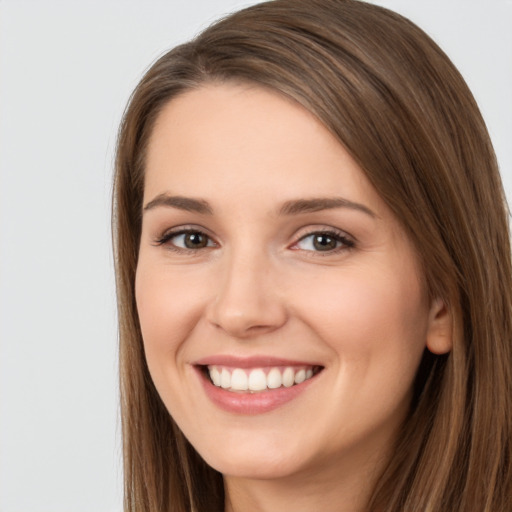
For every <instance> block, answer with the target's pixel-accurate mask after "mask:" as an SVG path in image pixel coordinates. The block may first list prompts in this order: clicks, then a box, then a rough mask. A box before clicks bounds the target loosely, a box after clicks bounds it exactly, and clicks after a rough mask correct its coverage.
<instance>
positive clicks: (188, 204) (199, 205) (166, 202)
mask: <svg viewBox="0 0 512 512" xmlns="http://www.w3.org/2000/svg"><path fill="white" fill-rule="evenodd" d="M157 206H167V207H171V208H178V209H179V210H185V211H187V212H195V213H200V214H202V215H212V214H213V209H212V207H211V206H210V205H209V204H208V203H207V202H206V201H205V200H204V199H194V198H192V197H184V196H170V195H169V194H165V193H164V194H159V195H157V196H156V197H155V198H154V199H152V200H151V201H149V203H147V204H146V206H144V211H145V212H146V211H148V210H152V209H153V208H156V207H157Z"/></svg>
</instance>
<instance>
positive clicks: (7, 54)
mask: <svg viewBox="0 0 512 512" xmlns="http://www.w3.org/2000/svg"><path fill="white" fill-rule="evenodd" d="M250 3H255V2H242V1H234V0H186V1H185V0H167V1H159V0H138V1H133V0H123V1H108V0H87V1H85V0H84V1H73V0H60V1H58V0H32V1H27V0H10V1H9V0H0V234H1V237H0V512H50V511H51V512H85V511H87V512H90V511H95V512H107V511H113V512H114V511H115V512H119V511H121V509H122V504H121V477H122V472H121V453H120V431H119V430H120V429H119V422H118V395H117V377H118V375H117V374H118V372H117V362H116V351H117V327H116V312H115V292H114V286H113V282H114V277H113V265H112V255H111V243H110V193H111V176H112V160H113V151H114V147H115V139H116V130H117V126H118V123H119V120H120V117H121V114H122V111H123V109H124V106H125V103H126V101H127V99H128V96H129V94H130V92H131V90H132V89H133V87H134V86H135V85H136V83H137V81H138V79H139V78H140V77H141V74H142V73H143V71H144V70H145V69H146V68H147V67H148V66H149V64H150V63H151V62H152V61H154V59H155V58H156V57H158V56H159V55H161V54H162V53H163V51H164V50H166V49H169V48H171V47H172V46H174V45H176V44H177V43H179V42H182V41H185V40H186V39H188V38H190V37H191V36H192V35H194V34H195V33H197V31H198V30H200V29H201V28H204V27H205V26H206V25H208V24H209V23H211V22H212V21H213V20H214V19H216V18H217V17H218V16H220V15H222V14H225V13H227V12H230V11H232V10H234V9H236V8H239V7H242V6H244V5H248V4H250ZM375 3H378V4H381V5H384V6H386V7H390V8H392V9H395V10H397V11H398V12H400V13H402V14H404V15H406V16H408V17H409V18H411V19H412V20H413V21H415V22H416V23H418V24H419V25H420V26H421V27H422V28H424V29H425V30H426V31H427V32H428V33H429V34H430V35H431V36H433V37H434V39H435V40H436V41H437V42H438V43H439V44H440V45H441V46H442V48H443V49H445V51H446V52H447V53H448V55H449V56H450V57H451V58H452V60H453V61H454V62H455V64H456V65H457V66H458V67H459V69H460V70H461V71H462V74H463V75H464V76H465V78H466V80H467V82H468V83H469V85H470V87H471V89H472V90H473V92H474V94H475V96H476V99H477V101H478V103H479V105H480V107H481V110H482V112H483V115H484V117H485V119H486V121H487V123H488V127H489V130H490V133H491V136H492V139H493V141H494V144H495V149H496V151H497V155H498V160H499V162H500V164H501V170H502V175H503V178H504V181H505V185H506V189H507V191H508V195H509V197H511V198H512V149H511V148H512V144H511V142H512V31H511V30H510V27H511V26H512V1H510V0H486V1H485V2H483V1H482V0H430V1H428V2H423V1H413V0H380V1H376V2H375Z"/></svg>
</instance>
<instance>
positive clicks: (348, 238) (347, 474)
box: [114, 0, 512, 512]
mask: <svg viewBox="0 0 512 512" xmlns="http://www.w3.org/2000/svg"><path fill="white" fill-rule="evenodd" d="M114 197H115V205H114V208H115V209H114V213H115V230H116V231H115V233H116V234H115V237H116V238H115V247H116V259H117V275H118V293H119V311H120V325H121V333H120V336H121V390H122V415H123V438H124V460H125V508H126V510H137V511H139V510H147V511H149V510H151V511H155V510H159V511H164V510H172V511H180V510H183V511H185V510H197V511H203V510H204V511H212V510H218V511H222V510H226V511H238V510H276V509H278V507H280V508H281V507H284V506H287V507H294V508H295V509H296V510H337V511H350V512H353V511H356V510H357V511H370V510H371V511H396V512H398V511H415V512H416V511H430V510H432V511H445V510H446V511H458V512H463V511H465V512H469V511H471V512H475V511H482V512H483V511H489V512H490V511H492V512H497V511H500V512H501V511H502V512H505V511H506V510H509V509H510V506H511V496H512V468H511V461H512V453H511V433H512V428H511V412H512V405H511V396H512V393H511V391H512V390H511V387H512V384H511V383H512V375H511V367H512V356H511V346H510V340H511V324H510V322H511V289H512V286H511V267H510V246H509V240H508V226H507V213H506V208H505V199H504V194H503V190H502V186H501V182H500V178H499V174H498V170H497V165H496V161H495V157H494V153H493V150H492V147H491V144H490V141H489V137H488V134H487V131H486V128H485V125H484V122H483V120H482V118H481V116H480V114H479V111H478V108H477V106H476V104H475V102H474V100H473V97H472V95H471V93H470V92H469V90H468V89H467V86H466V85H465V83H464V81H463V79H462V78H461V77H460V75H459V73H458V72H457V71H456V69H455V68H454V67H453V65H452V64H451V63H450V61H449V60H448V58H447V57H446V56H445V55H444V54H443V53H442V51H441V50H440V49H439V48H438V47H437V46H436V45H435V43H433V42H432V41H431V40H430V39H429V38H428V36H426V35H425V34H424V33H423V32H422V31H421V30H420V29H418V28H417V27H416V26H414V25H413V24H412V23H410V22H409V21H407V20H405V19H404V18H402V17H400V16H398V15H396V14H394V13H392V12H390V11H388V10H385V9H382V8H379V7H376V6H372V5H369V4H366V3H363V2H358V1H353V0H306V1H300V2H297V1H296V0H277V1H275V2H269V3H263V4H259V5H256V6H254V7H251V8H248V9H246V10H243V11H241V12H239V13H236V14H234V15H232V16H229V17H228V18H226V19H224V20H221V21H219V22H218V23H216V24H214V25H213V26H212V27H210V28H209V29H207V30H206V31H204V32H203V33H202V34H201V35H199V36H198V37H197V38H196V39H195V40H193V41H192V42H190V43H188V44H185V45H182V46H180V47H178V48H176V49H174V50H172V51H171V52H169V53H168V54H166V55H164V56H163V57H162V58H160V59H159V60H158V61H157V62H156V63H155V64H154V65H153V66H152V67H151V69H150V70H149V71H148V72H147V74H146V75H145V77H144V78H143V79H142V81H141V83H140V84H139V86H138V87H137V89H136V90H135V92H134V94H133V96H132V99H131V101H130V105H129V107H128V109H127V112H126V114H125V118H124V121H123V124H122V127H121V131H120V137H119V144H118V156H117V173H116V179H115V196H114Z"/></svg>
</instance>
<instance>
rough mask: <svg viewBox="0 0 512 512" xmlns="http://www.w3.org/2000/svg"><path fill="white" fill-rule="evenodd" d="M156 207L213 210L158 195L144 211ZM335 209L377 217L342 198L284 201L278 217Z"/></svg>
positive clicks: (188, 200) (200, 202)
mask: <svg viewBox="0 0 512 512" xmlns="http://www.w3.org/2000/svg"><path fill="white" fill-rule="evenodd" d="M158 206H166V207H171V208H177V209H179V210H184V211H187V212H194V213H199V214H202V215H212V214H213V208H212V207H211V206H210V205H209V204H208V202H207V201H205V200H204V199H195V198H192V197H184V196H170V195H168V194H165V193H164V194H159V195H158V196H156V197H155V198H154V199H152V200H151V201H149V203H147V204H146V206H144V211H148V210H152V209H154V208H156V207H158ZM335 208H349V209H351V210H356V211H359V212H362V213H365V214H366V215H369V216H370V217H372V218H376V217H377V215H376V214H375V213H374V212H373V211H372V210H370V208H368V207H367V206H365V205H363V204H360V203H355V202H354V201H349V200H348V199H344V198H342V197H318V198H311V199H294V200H291V201H286V202H285V203H284V204H283V205H282V206H281V208H280V209H279V215H300V214H304V213H314V212H318V211H322V210H333V209H335Z"/></svg>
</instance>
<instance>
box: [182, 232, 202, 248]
mask: <svg viewBox="0 0 512 512" xmlns="http://www.w3.org/2000/svg"><path fill="white" fill-rule="evenodd" d="M182 237H183V244H184V246H185V247H186V248H187V249H202V248H203V247H206V246H207V245H208V237H207V236H206V235H205V234H203V233H199V232H190V233H183V235H182Z"/></svg>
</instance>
